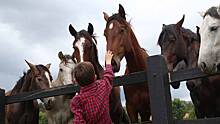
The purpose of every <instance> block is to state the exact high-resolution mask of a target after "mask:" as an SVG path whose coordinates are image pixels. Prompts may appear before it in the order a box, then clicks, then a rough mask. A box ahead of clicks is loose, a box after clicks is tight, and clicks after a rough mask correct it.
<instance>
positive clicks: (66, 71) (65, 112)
mask: <svg viewBox="0 0 220 124" xmlns="http://www.w3.org/2000/svg"><path fill="white" fill-rule="evenodd" d="M58 57H59V59H60V61H61V62H60V64H59V72H58V76H57V79H56V80H53V81H52V87H58V86H63V85H68V84H74V83H73V78H72V73H73V70H74V68H75V65H76V62H75V61H74V60H73V59H72V56H71V55H63V53H62V52H59V53H58ZM72 97H73V95H69V94H68V95H60V96H55V97H54V99H51V105H52V106H51V109H49V110H47V109H46V115H47V119H48V124H71V123H72V117H73V116H72V113H71V111H70V108H69V104H70V100H71V98H72Z"/></svg>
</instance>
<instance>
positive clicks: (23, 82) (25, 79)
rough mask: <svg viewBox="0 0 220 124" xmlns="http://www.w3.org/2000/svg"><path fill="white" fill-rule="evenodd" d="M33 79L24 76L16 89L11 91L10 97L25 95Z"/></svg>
mask: <svg viewBox="0 0 220 124" xmlns="http://www.w3.org/2000/svg"><path fill="white" fill-rule="evenodd" d="M31 81H32V80H31V78H30V77H29V76H28V74H24V75H23V76H22V77H21V78H20V79H19V80H18V81H17V83H16V85H15V86H14V88H13V89H12V91H11V94H10V95H16V94H18V93H23V92H27V91H28V86H27V85H29V84H30V82H31Z"/></svg>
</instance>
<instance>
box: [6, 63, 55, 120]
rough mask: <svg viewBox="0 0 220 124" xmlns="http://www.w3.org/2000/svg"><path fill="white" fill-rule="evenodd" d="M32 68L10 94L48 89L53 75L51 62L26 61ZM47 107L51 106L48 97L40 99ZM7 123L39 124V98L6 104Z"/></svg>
mask: <svg viewBox="0 0 220 124" xmlns="http://www.w3.org/2000/svg"><path fill="white" fill-rule="evenodd" d="M26 63H27V64H28V66H29V67H30V69H29V70H28V71H27V72H26V73H24V74H23V76H22V77H21V78H20V79H19V80H18V81H17V83H16V85H15V86H14V88H13V89H12V90H11V93H10V94H8V96H12V95H17V94H19V93H24V92H29V91H33V90H40V89H41V90H47V89H49V88H50V86H51V81H52V76H51V74H50V71H49V68H50V64H47V65H46V66H44V65H41V64H40V65H33V64H31V63H29V62H27V61H26ZM40 100H41V101H42V102H43V103H44V104H45V107H49V106H50V104H48V98H41V99H40ZM5 120H6V123H7V124H38V121H39V107H38V103H37V100H29V101H25V102H20V103H13V104H9V105H7V106H6V119H5Z"/></svg>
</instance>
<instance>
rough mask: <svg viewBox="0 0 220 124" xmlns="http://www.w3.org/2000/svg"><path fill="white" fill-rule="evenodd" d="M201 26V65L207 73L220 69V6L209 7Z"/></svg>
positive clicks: (199, 61)
mask: <svg viewBox="0 0 220 124" xmlns="http://www.w3.org/2000/svg"><path fill="white" fill-rule="evenodd" d="M202 16H203V22H202V25H201V27H200V31H199V32H200V35H201V46H200V51H199V60H198V65H199V67H200V68H201V69H202V70H203V71H204V72H207V73H214V72H216V71H217V70H219V69H220V6H219V7H211V8H209V9H208V10H207V11H206V12H205V13H204V14H203V15H202Z"/></svg>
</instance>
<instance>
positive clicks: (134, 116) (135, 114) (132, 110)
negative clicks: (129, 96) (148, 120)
mask: <svg viewBox="0 0 220 124" xmlns="http://www.w3.org/2000/svg"><path fill="white" fill-rule="evenodd" d="M126 108H127V112H128V116H129V118H130V120H131V123H138V112H137V111H136V109H135V108H134V106H132V105H131V104H129V103H127V102H126Z"/></svg>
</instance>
